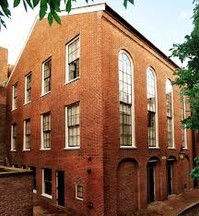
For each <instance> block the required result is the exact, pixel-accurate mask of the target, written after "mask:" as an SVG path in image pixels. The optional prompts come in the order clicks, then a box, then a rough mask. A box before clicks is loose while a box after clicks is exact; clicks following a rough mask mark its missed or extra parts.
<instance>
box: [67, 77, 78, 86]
mask: <svg viewBox="0 0 199 216" xmlns="http://www.w3.org/2000/svg"><path fill="white" fill-rule="evenodd" d="M79 78H80V77H76V78H75V79H72V80H70V81H67V82H65V84H64V85H68V84H70V83H72V82H75V81H76V80H78V79H79Z"/></svg>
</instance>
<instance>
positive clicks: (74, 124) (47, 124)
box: [6, 4, 192, 216]
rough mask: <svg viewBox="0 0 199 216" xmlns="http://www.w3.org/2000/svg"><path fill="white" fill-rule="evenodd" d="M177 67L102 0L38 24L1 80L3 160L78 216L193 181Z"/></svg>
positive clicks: (143, 201)
mask: <svg viewBox="0 0 199 216" xmlns="http://www.w3.org/2000/svg"><path fill="white" fill-rule="evenodd" d="M176 67H177V65H176V64H175V63H174V62H172V61H171V60H170V59H169V58H168V57H167V56H166V55H165V54H164V53H162V52H161V51H160V50H159V49H158V48H157V47H155V46H154V45H153V44H152V43H151V42H150V41H148V40H147V39H146V38H145V37H144V36H143V35H142V34H140V33H139V32H138V31H137V30H136V29H134V28H133V27H132V26H131V25H130V24H128V23H127V22H126V21H125V20H124V19H123V18H122V17H120V16H119V15H118V14H117V13H116V12H115V11H113V10H112V9H111V8H110V7H109V6H107V5H106V4H98V5H93V6H88V7H83V8H77V9H74V10H73V11H72V12H71V14H70V15H63V16H62V25H56V24H55V25H53V26H52V27H50V26H49V25H48V23H47V21H46V20H43V21H41V22H36V23H35V25H34V28H33V29H32V32H31V34H30V36H29V38H28V40H27V43H26V45H25V47H24V49H23V52H22V54H21V56H20V58H19V60H18V62H17V64H16V66H15V68H14V70H13V72H12V74H11V75H10V77H9V80H8V82H7V90H6V93H7V111H8V112H7V121H8V123H7V130H6V131H7V135H6V138H7V139H6V140H7V148H8V149H7V150H8V151H9V153H10V154H9V159H10V161H11V164H12V165H15V166H25V167H31V169H32V170H33V171H34V173H35V178H34V192H35V194H37V196H41V197H42V198H43V199H48V200H49V201H51V202H52V203H53V204H55V205H58V206H64V207H65V208H72V209H75V210H76V211H77V213H81V214H83V215H107V216H110V215H111V216H114V215H128V214H129V215H130V214H131V213H133V212H135V211H136V210H138V209H140V208H142V207H146V206H147V204H148V203H150V202H153V201H155V200H164V199H167V197H168V195H170V194H178V193H181V192H183V191H184V190H185V189H189V188H191V187H192V181H191V179H190V178H189V171H190V169H191V166H192V142H191V134H190V133H189V131H186V130H183V129H182V127H181V123H180V120H181V118H182V117H183V115H184V113H185V111H184V103H183V100H181V98H180V96H179V90H178V89H177V88H176V87H175V86H172V85H171V80H172V79H173V71H174V70H175V69H176Z"/></svg>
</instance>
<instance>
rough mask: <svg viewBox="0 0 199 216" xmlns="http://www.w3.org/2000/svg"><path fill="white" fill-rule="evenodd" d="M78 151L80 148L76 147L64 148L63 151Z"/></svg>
mask: <svg viewBox="0 0 199 216" xmlns="http://www.w3.org/2000/svg"><path fill="white" fill-rule="evenodd" d="M78 149H80V146H77V147H68V146H67V147H65V148H64V150H78Z"/></svg>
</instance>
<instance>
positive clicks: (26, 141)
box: [23, 119, 31, 150]
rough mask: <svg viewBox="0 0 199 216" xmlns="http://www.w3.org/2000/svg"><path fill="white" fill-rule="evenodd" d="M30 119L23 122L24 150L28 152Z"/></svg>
mask: <svg viewBox="0 0 199 216" xmlns="http://www.w3.org/2000/svg"><path fill="white" fill-rule="evenodd" d="M30 134H31V133H30V119H27V120H25V121H24V149H23V150H30Z"/></svg>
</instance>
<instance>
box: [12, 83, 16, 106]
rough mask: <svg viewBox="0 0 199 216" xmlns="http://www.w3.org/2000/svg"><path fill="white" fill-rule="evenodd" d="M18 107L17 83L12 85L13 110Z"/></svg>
mask: <svg viewBox="0 0 199 216" xmlns="http://www.w3.org/2000/svg"><path fill="white" fill-rule="evenodd" d="M16 108H17V84H15V85H13V86H12V110H14V109H16Z"/></svg>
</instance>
